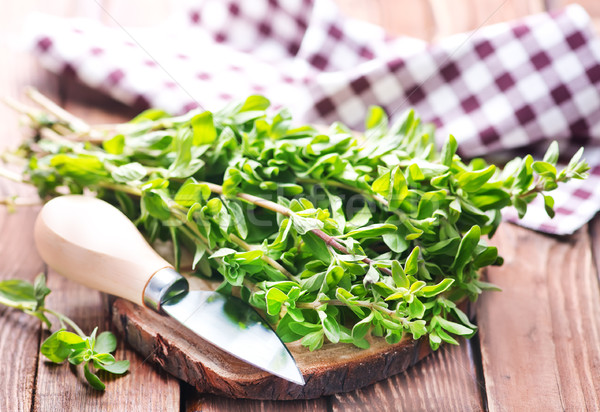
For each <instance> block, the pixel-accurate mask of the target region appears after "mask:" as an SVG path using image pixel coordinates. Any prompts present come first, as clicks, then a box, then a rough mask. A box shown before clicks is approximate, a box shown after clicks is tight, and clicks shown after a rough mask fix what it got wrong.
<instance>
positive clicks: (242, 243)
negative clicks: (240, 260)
mask: <svg viewBox="0 0 600 412" xmlns="http://www.w3.org/2000/svg"><path fill="white" fill-rule="evenodd" d="M229 239H230V240H231V241H232V242H233V243H235V244H236V245H238V246H239V247H241V248H242V249H244V250H246V251H250V250H253V249H255V248H253V247H252V246H251V245H249V244H248V243H247V242H245V241H244V240H242V239H240V238H239V237H237V236H236V235H234V234H233V233H231V234H230V235H229ZM261 259H262V260H263V261H265V262H266V263H267V264H269V265H270V266H271V267H273V268H274V269H277V270H278V271H280V272H281V273H283V274H284V275H285V276H286V277H287V278H288V279H290V280H292V281H295V282H297V281H298V279H297V278H296V276H294V275H293V274H292V273H290V272H289V271H288V270H287V269H286V268H284V267H283V266H282V265H281V264H280V263H279V262H277V261H276V260H275V259H273V258H270V257H269V256H266V255H264V254H263V255H262V256H261Z"/></svg>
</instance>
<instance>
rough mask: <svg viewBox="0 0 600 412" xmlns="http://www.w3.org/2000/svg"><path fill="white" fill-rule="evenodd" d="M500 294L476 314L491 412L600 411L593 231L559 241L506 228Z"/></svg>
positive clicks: (599, 294)
mask: <svg viewBox="0 0 600 412" xmlns="http://www.w3.org/2000/svg"><path fill="white" fill-rule="evenodd" d="M493 243H494V244H495V245H498V247H499V250H500V251H501V254H502V255H503V256H504V258H505V264H504V266H502V267H498V268H491V269H490V270H489V271H488V278H489V281H491V282H493V283H495V284H497V285H499V286H500V287H502V289H503V291H502V292H501V293H488V294H484V295H483V296H482V298H481V301H480V304H479V306H478V310H477V317H478V319H479V325H480V336H481V354H482V358H483V372H484V377H485V383H486V390H487V394H488V404H489V408H490V410H491V411H497V410H591V409H594V408H596V407H597V406H598V405H600V346H599V345H598V342H600V289H599V285H598V278H597V276H596V268H595V267H594V264H593V260H592V252H591V247H590V238H589V235H588V232H587V228H584V229H581V230H579V231H578V232H577V233H576V234H575V235H573V236H572V237H569V238H564V239H556V238H551V237H548V236H544V235H541V234H538V233H535V232H532V231H529V230H527V229H523V228H519V227H517V226H513V225H510V224H504V225H503V226H502V227H501V228H500V230H499V232H498V234H497V235H496V238H495V239H494V242H493Z"/></svg>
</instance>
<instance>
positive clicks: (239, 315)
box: [162, 290, 304, 385]
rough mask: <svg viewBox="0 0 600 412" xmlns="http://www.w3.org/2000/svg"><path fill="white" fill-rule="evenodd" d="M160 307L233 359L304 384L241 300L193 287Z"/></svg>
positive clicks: (292, 363) (265, 326) (277, 342)
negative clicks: (192, 289)
mask: <svg viewBox="0 0 600 412" xmlns="http://www.w3.org/2000/svg"><path fill="white" fill-rule="evenodd" d="M162 310H163V311H164V312H166V313H167V314H168V315H169V316H171V317H172V318H173V319H175V320H177V321H178V322H180V323H181V324H182V325H184V326H185V327H187V328H188V329H190V330H192V331H193V332H195V333H196V334H197V335H198V336H200V337H202V339H204V340H206V341H208V342H210V343H212V344H214V345H215V346H217V347H219V348H221V349H223V350H224V351H225V352H228V353H230V354H231V355H233V356H235V357H236V358H238V359H241V360H243V361H245V362H248V363H250V364H252V365H254V366H256V367H258V368H260V369H263V370H265V371H267V372H269V373H272V374H273V375H276V376H279V377H281V378H283V379H286V380H289V381H291V382H294V383H297V384H298V385H304V378H303V377H302V374H301V373H300V371H299V370H298V367H297V366H296V362H295V361H294V358H293V357H292V355H291V354H290V352H289V351H288V350H287V348H286V347H285V345H283V344H282V343H281V341H280V340H279V337H278V336H277V335H276V334H275V333H274V332H273V330H272V329H271V328H270V327H269V325H268V324H267V323H266V322H265V321H264V320H263V319H262V318H261V317H260V316H259V315H258V313H256V311H254V310H253V309H252V308H249V306H248V305H247V304H246V303H244V302H243V301H241V300H240V299H237V298H234V297H230V296H225V295H222V294H220V293H217V292H207V291H197V290H194V291H190V292H188V293H187V294H185V295H183V296H181V297H175V298H172V299H170V300H168V301H167V302H165V303H163V304H162Z"/></svg>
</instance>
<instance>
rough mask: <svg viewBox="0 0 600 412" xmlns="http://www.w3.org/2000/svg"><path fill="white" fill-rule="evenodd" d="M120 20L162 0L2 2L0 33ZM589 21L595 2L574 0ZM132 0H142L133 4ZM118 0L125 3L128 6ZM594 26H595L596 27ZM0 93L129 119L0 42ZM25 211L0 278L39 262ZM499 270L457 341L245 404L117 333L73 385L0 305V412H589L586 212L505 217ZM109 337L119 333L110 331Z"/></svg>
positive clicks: (28, 325)
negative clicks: (321, 392) (557, 228)
mask: <svg viewBox="0 0 600 412" xmlns="http://www.w3.org/2000/svg"><path fill="white" fill-rule="evenodd" d="M98 3H102V5H103V6H104V7H105V8H106V9H107V10H109V12H110V13H111V14H112V16H113V17H114V18H115V19H116V20H117V21H118V22H119V23H121V24H124V25H136V24H148V23H149V24H152V23H155V22H158V21H160V19H161V18H162V17H163V16H164V15H165V14H166V13H168V12H169V10H171V9H172V7H173V6H172V4H171V2H169V1H157V2H155V3H153V6H152V7H148V6H146V4H147V2H144V1H142V0H136V1H129V2H117V1H108V0H105V1H101V2H96V1H93V0H80V1H75V0H60V1H57V0H55V1H53V2H44V1H42V0H38V1H36V0H20V1H6V0H3V2H2V5H0V36H1V37H0V38H1V39H10V36H9V35H8V34H9V33H14V32H17V30H18V28H19V27H20V25H21V24H22V22H23V19H24V16H25V15H26V14H28V13H29V12H31V11H36V10H37V11H45V12H52V13H55V14H60V15H66V16H73V15H85V16H88V17H95V18H98V19H100V20H103V21H104V22H106V23H107V24H114V23H111V21H110V19H109V18H107V16H106V15H105V14H104V12H103V11H102V10H101V9H100V8H99V6H98ZM338 3H339V4H340V6H341V7H342V8H343V9H344V10H345V11H346V12H347V13H349V14H352V15H354V16H355V17H362V18H365V19H368V20H371V21H374V22H376V23H379V24H382V25H384V26H385V27H386V28H387V29H388V30H389V31H391V32H394V33H404V34H410V35H414V36H417V37H421V38H425V39H428V40H435V39H437V38H440V37H443V36H444V35H447V34H450V33H454V32H460V31H464V30H469V29H475V28H477V27H479V26H480V25H482V24H484V23H485V24H489V23H493V22H497V21H502V20H507V19H512V18H515V17H519V16H522V15H526V14H530V13H533V12H537V11H541V10H544V9H546V8H555V7H559V6H561V5H562V4H561V3H563V2H562V1H559V0H545V1H543V0H527V1H523V0H505V1H502V0H461V1H458V0H428V1H425V0H420V1H418V0H389V1H384V0H377V1H375V0H338ZM580 3H583V5H584V6H585V7H586V8H587V9H588V11H589V12H590V13H591V14H592V15H593V16H594V17H595V21H596V22H599V21H600V2H599V1H597V0H587V1H580ZM142 4H144V7H140V6H141V5H142ZM132 10H136V11H135V12H132ZM597 26H598V24H597ZM0 51H1V52H2V65H1V66H0V93H1V94H2V95H5V94H8V95H11V96H20V95H21V92H22V89H23V87H24V86H25V85H34V86H36V87H38V88H39V89H40V90H41V91H42V92H44V93H46V94H48V95H49V96H51V97H52V98H53V99H55V100H57V101H58V102H59V103H60V104H62V105H64V106H66V107H67V108H68V109H69V110H71V111H73V112H75V113H76V114H77V115H79V116H81V117H83V118H84V119H86V120H88V121H90V122H108V121H121V120H125V119H126V118H128V117H129V116H131V115H133V114H134V113H133V112H132V110H131V109H128V108H126V107H123V106H121V105H119V104H118V103H115V102H113V101H111V100H110V99H108V98H106V97H103V96H101V95H99V94H97V93H89V92H87V91H86V92H82V91H81V88H79V87H75V86H73V85H72V84H71V83H69V82H65V81H63V80H61V79H59V78H57V77H55V76H53V75H49V74H48V73H46V72H44V71H43V70H41V69H40V68H39V66H38V65H37V64H36V63H35V62H34V60H33V59H32V58H31V57H30V56H28V55H27V54H25V53H21V52H15V51H13V50H11V49H9V48H8V46H7V44H5V42H2V43H1V44H0ZM0 120H1V122H0V124H1V125H2V131H1V132H0V147H2V148H3V147H8V146H14V145H16V144H17V143H18V141H19V139H20V137H19V136H20V131H19V127H18V122H17V116H16V115H15V114H14V113H13V112H11V111H10V110H8V109H7V108H5V107H0ZM15 193H17V194H19V195H22V196H26V197H32V196H35V191H33V190H32V189H31V188H28V187H23V186H19V185H17V184H13V183H10V182H7V181H5V180H0V197H5V196H9V195H13V194H15ZM38 210H39V208H38V207H24V208H20V209H18V210H17V211H16V212H15V213H9V212H8V211H7V210H6V208H5V207H0V279H6V278H17V277H18V278H23V279H28V280H32V279H33V278H34V277H35V276H36V275H37V274H38V273H39V272H42V271H45V270H47V269H46V268H45V266H44V264H43V263H42V262H41V260H40V258H39V257H38V255H37V253H36V251H35V248H34V245H33V241H32V226H33V222H34V219H35V216H36V213H37V212H38ZM493 243H494V244H496V245H497V246H498V247H499V248H500V250H501V254H502V255H503V256H504V258H505V264H504V266H502V267H500V268H493V269H490V270H489V271H488V273H487V276H488V278H489V280H490V281H491V282H493V283H496V284H497V285H499V286H501V287H502V288H503V292H501V293H498V292H495V293H487V294H485V295H484V296H483V297H482V298H481V299H480V301H479V302H478V303H477V305H476V309H475V312H476V323H477V324H478V325H479V327H480V331H479V333H478V334H477V335H476V336H475V337H474V338H473V339H471V340H470V341H465V342H462V344H461V346H460V347H447V346H445V347H442V348H441V349H440V350H439V351H438V352H437V353H435V354H434V355H432V356H430V357H429V358H427V359H426V360H425V361H423V362H421V363H420V364H418V365H417V366H415V367H413V368H412V369H410V370H408V371H407V372H406V373H402V374H400V375H397V376H394V377H392V378H390V379H388V380H386V381H383V382H380V383H377V384H375V385H372V386H370V387H367V388H364V389H361V390H358V391H354V392H351V393H346V394H339V395H334V396H330V397H326V398H321V399H316V400H310V401H294V402H285V403H278V402H259V401H244V400H231V399H225V398H219V397H216V396H211V395H204V394H200V393H196V392H195V391H194V390H193V389H192V388H191V387H190V386H188V385H186V384H184V383H181V382H179V381H177V380H176V379H174V378H172V377H170V376H169V375H167V374H165V373H164V372H162V371H161V370H159V369H157V368H155V367H153V366H152V365H150V364H148V363H145V362H144V359H142V358H141V357H139V356H138V355H137V354H136V353H135V352H133V351H132V350H131V349H130V348H128V347H126V346H125V345H124V344H122V343H121V345H120V346H119V348H118V350H117V354H116V355H117V358H119V359H123V358H127V359H130V360H131V362H132V367H131V373H129V374H128V375H127V376H126V377H124V378H120V379H115V380H113V381H110V382H108V385H107V386H108V389H107V391H106V392H105V393H100V392H97V391H94V390H91V389H89V388H88V387H87V386H86V385H82V384H81V381H83V376H81V375H77V374H75V373H73V371H72V370H71V369H70V368H69V367H68V366H65V365H60V366H55V365H51V364H48V363H47V362H45V361H44V359H43V358H42V357H40V356H39V355H38V350H39V345H40V342H41V340H42V339H43V338H44V337H45V334H46V332H45V331H43V330H42V328H41V326H40V324H39V322H38V321H37V320H36V319H33V318H31V317H29V316H27V315H24V314H22V313H20V312H18V311H15V310H12V309H8V308H5V307H0V365H1V366H0V411H17V410H18V411H21V410H23V411H30V410H36V411H69V410H74V411H84V410H86V411H87V410H89V411H97V410H127V411H129V412H133V411H138V410H139V411H180V410H181V411H183V410H185V411H196V410H203V411H209V410H227V411H229V410H262V411H271V410H279V409H280V408H286V410H290V411H293V410H322V411H338V410H352V411H356V410H369V411H372V410H406V411H414V410H461V411H464V410H481V409H489V410H499V411H504V410H506V411H513V410H532V411H535V410H544V411H554V410H572V411H581V410H599V409H598V408H600V406H599V405H600V343H599V342H600V289H599V284H598V268H597V264H598V259H599V258H600V218H598V217H596V218H595V219H594V221H593V222H592V223H591V224H589V225H588V226H585V227H584V228H582V229H580V230H579V231H578V232H577V233H576V234H575V235H573V236H570V237H564V238H556V237H550V236H545V235H541V234H537V233H534V232H531V231H529V230H526V229H522V228H519V227H516V226H513V225H510V224H505V225H504V226H503V227H502V228H501V230H500V231H499V233H498V234H497V235H496V236H495V238H494V240H493ZM48 277H49V286H50V288H51V289H52V290H53V292H52V294H51V295H50V296H49V298H48V301H47V302H48V306H49V307H52V308H54V309H57V310H59V311H63V312H65V313H66V314H68V315H69V316H70V317H72V318H73V319H74V320H75V321H76V322H77V323H79V324H80V325H82V326H83V328H84V330H91V328H93V327H94V326H95V325H99V326H100V328H101V329H102V328H105V329H106V328H111V324H110V314H109V310H108V302H107V298H106V296H103V295H102V294H100V293H97V292H93V291H90V290H87V289H85V288H83V287H80V286H78V285H75V284H72V283H68V282H66V281H64V280H63V279H62V278H60V277H59V276H57V275H56V274H54V273H52V272H51V271H50V273H48ZM121 341H122V339H121Z"/></svg>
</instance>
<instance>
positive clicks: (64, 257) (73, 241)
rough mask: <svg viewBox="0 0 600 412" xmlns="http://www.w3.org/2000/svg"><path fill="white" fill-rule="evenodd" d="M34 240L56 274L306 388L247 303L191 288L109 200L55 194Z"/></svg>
mask: <svg viewBox="0 0 600 412" xmlns="http://www.w3.org/2000/svg"><path fill="white" fill-rule="evenodd" d="M34 238H35V243H36V246H37V249H38V252H39V254H40V256H41V257H42V259H43V260H44V261H45V262H46V263H47V264H48V265H49V266H50V267H51V268H53V269H54V270H55V271H56V272H58V273H60V274H61V275H63V276H65V277H67V278H69V279H71V280H74V281H76V282H78V283H81V284H83V285H84V286H87V287H90V288H93V289H96V290H99V291H102V292H105V293H109V294H111V295H116V296H119V297H121V298H124V299H127V300H130V301H131V302H133V303H137V304H138V305H142V306H146V307H148V308H150V309H153V310H155V311H157V312H159V313H161V314H165V315H168V316H170V317H172V318H173V319H175V320H177V321H178V322H179V323H181V324H182V325H183V326H185V327H187V328H188V329H190V330H192V331H193V332H195V333H196V334H197V335H198V336H200V337H201V338H202V339H204V340H206V341H208V342H210V343H212V344H213V345H215V346H217V347H219V348H220V349H222V350H224V351H225V352H228V353H230V354H231V355H233V356H235V357H236V358H238V359H240V360H242V361H245V362H247V363H249V364H252V365H254V366H256V367H258V368H260V369H263V370H265V371H267V372H269V373H272V374H273V375H276V376H279V377H281V378H283V379H286V380H288V381H291V382H294V383H297V384H299V385H304V378H303V377H302V374H301V373H300V370H299V369H298V367H297V366H296V362H295V361H294V358H293V357H292V355H291V354H290V352H289V351H288V349H287V348H286V347H285V345H284V344H283V343H282V342H281V340H280V339H279V337H278V336H277V335H276V334H275V332H274V331H273V330H272V329H271V328H270V326H269V325H268V324H267V323H266V322H265V321H264V320H263V319H262V318H261V317H260V315H259V314H258V313H257V312H256V311H255V310H254V309H253V308H251V307H250V306H249V305H247V304H246V303H245V302H243V301H241V300H240V299H237V298H235V297H231V296H225V295H223V294H220V293H217V292H209V291H196V290H195V291H190V290H189V286H188V282H187V280H186V279H185V278H184V277H183V276H181V275H180V274H179V273H177V272H176V271H175V269H174V268H173V267H172V266H171V265H170V264H169V263H168V262H167V261H166V260H164V259H163V258H162V257H160V256H159V255H158V253H156V252H155V251H154V249H152V247H151V246H150V245H149V244H148V243H147V242H146V240H145V239H144V237H143V236H142V235H141V233H140V232H138V230H137V229H136V227H135V226H134V225H133V223H132V222H131V221H130V220H129V219H128V218H127V217H126V216H125V215H124V214H123V213H121V212H120V211H119V210H118V209H116V208H115V207H113V206H112V205H110V204H109V203H107V202H105V201H103V200H100V199H97V198H94V197H88V196H80V195H69V196H60V197H57V198H54V199H52V200H50V201H49V202H48V203H46V205H45V206H44V207H43V208H42V210H41V211H40V214H39V215H38V218H37V220H36V222H35V229H34Z"/></svg>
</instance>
